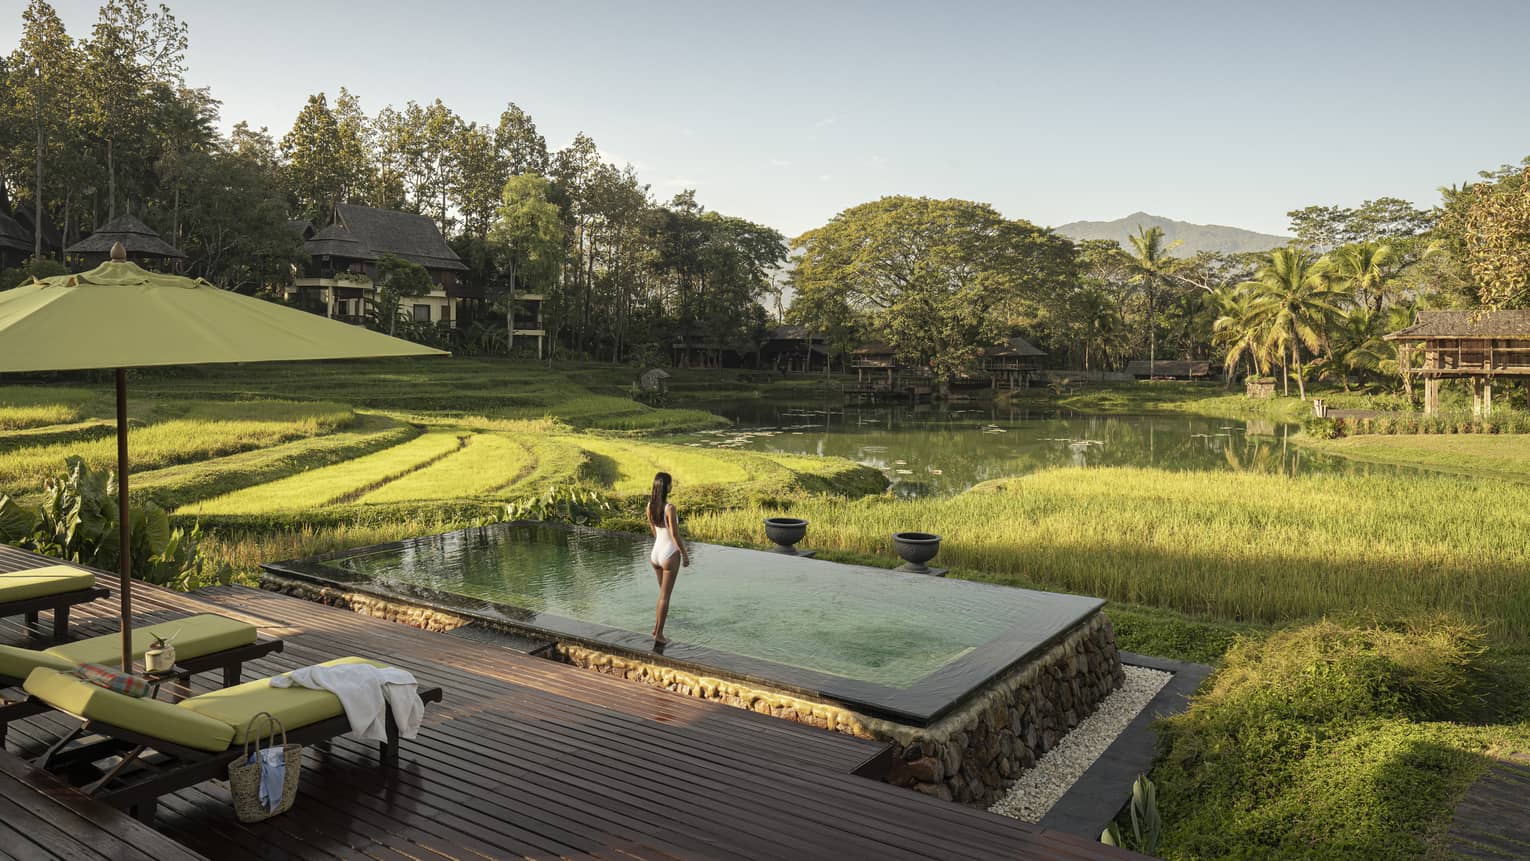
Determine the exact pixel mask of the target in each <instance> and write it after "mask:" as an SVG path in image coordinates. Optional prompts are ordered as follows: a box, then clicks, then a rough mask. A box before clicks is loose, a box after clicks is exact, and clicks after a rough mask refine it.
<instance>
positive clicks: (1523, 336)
mask: <svg viewBox="0 0 1530 861" xmlns="http://www.w3.org/2000/svg"><path fill="white" fill-rule="evenodd" d="M1386 339H1387V340H1388V341H1393V342H1395V343H1396V344H1397V366H1398V369H1399V370H1400V371H1401V373H1402V375H1403V380H1404V382H1405V383H1407V385H1408V386H1409V387H1410V388H1411V387H1412V385H1413V378H1414V377H1421V378H1423V380H1424V414H1425V415H1434V414H1436V413H1438V412H1439V410H1440V380H1442V379H1461V380H1465V381H1466V383H1467V385H1468V386H1469V387H1470V388H1471V392H1472V412H1473V413H1475V414H1476V415H1479V416H1484V415H1487V414H1489V413H1491V412H1492V410H1493V379H1494V378H1495V377H1500V376H1503V377H1530V310H1525V309H1516V310H1508V311H1491V310H1488V309H1485V308H1482V309H1476V310H1469V311H1420V312H1418V318H1417V320H1416V321H1415V322H1414V324H1413V325H1411V326H1408V327H1406V328H1403V329H1399V330H1397V331H1396V332H1393V333H1391V334H1390V335H1387V336H1386ZM1420 350H1422V351H1423V354H1424V363H1423V367H1421V368H1415V367H1413V354H1414V353H1415V352H1417V351H1420Z"/></svg>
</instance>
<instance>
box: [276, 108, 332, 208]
mask: <svg viewBox="0 0 1530 861" xmlns="http://www.w3.org/2000/svg"><path fill="white" fill-rule="evenodd" d="M340 148H341V143H340V126H339V124H338V123H337V122H336V120H335V113H334V111H332V110H330V107H329V99H328V98H327V97H326V96H325V95H324V94H323V93H315V94H313V95H311V96H309V97H308V103H307V104H305V105H304V106H303V109H302V110H301V111H299V112H298V115H297V119H296V120H294V121H293V123H292V130H291V131H289V132H287V134H286V136H285V137H283V138H282V161H283V162H284V164H283V168H282V173H283V176H284V178H285V180H286V185H287V189H288V191H289V192H290V193H291V194H292V196H293V199H294V200H295V201H296V203H297V207H298V210H299V211H300V212H301V213H302V214H303V217H304V218H307V219H309V220H319V219H321V218H323V217H324V216H325V215H326V214H328V212H329V211H330V209H332V208H333V207H334V205H335V204H337V203H341V202H343V201H342V198H341V195H342V194H343V193H344V187H345V177H344V175H343V167H342V163H341V155H340Z"/></svg>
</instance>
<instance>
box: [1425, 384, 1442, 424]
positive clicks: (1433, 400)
mask: <svg viewBox="0 0 1530 861" xmlns="http://www.w3.org/2000/svg"><path fill="white" fill-rule="evenodd" d="M1439 412H1440V378H1439V377H1425V378H1424V415H1426V416H1432V415H1438V414H1439Z"/></svg>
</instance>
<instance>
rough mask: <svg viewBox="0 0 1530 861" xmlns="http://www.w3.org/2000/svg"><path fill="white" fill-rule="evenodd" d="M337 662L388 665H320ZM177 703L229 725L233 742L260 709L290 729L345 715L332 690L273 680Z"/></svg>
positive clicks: (262, 723)
mask: <svg viewBox="0 0 1530 861" xmlns="http://www.w3.org/2000/svg"><path fill="white" fill-rule="evenodd" d="M335 664H371V665H373V666H375V667H383V666H386V664H379V663H377V662H376V661H368V660H366V659H364V658H336V659H335V660H333V661H325V662H324V663H323V664H321V666H326V667H328V666H333V665H335ZM178 705H179V706H180V708H183V709H186V710H188V711H193V712H196V713H197V714H200V715H204V716H206V717H209V718H213V719H215V720H218V721H221V722H222V723H225V724H227V725H229V726H230V727H231V728H232V729H233V731H234V741H233V743H234V744H244V742H245V740H246V738H247V731H248V730H249V728H250V727H249V723H250V719H251V718H253V717H255V716H256V715H258V714H260V713H261V712H270V713H271V714H272V715H273V716H274V717H275V718H276V719H277V720H279V721H281V722H282V724H283V725H284V726H286V727H287V730H288V731H289V732H290V731H292V730H295V729H298V728H300V727H305V726H309V725H311V724H316V723H319V722H320V721H326V720H329V719H330V718H332V717H339V716H340V715H343V714H345V710H344V709H343V708H342V707H341V706H340V698H339V697H337V696H335V695H334V694H332V693H330V692H329V691H316V690H312V689H310V688H299V687H291V688H273V687H271V680H270V679H256V680H255V681H253V682H245V683H244V684H242V685H235V686H233V687H231V688H224V689H223V690H221V691H213V692H212V693H209V694H202V695H201V696H195V697H192V698H191V699H189V700H184V701H182V702H180V703H178ZM266 729H267V728H266V722H265V721H264V720H262V721H260V722H259V723H258V724H257V725H256V726H255V730H256V733H257V734H261V733H264V732H266Z"/></svg>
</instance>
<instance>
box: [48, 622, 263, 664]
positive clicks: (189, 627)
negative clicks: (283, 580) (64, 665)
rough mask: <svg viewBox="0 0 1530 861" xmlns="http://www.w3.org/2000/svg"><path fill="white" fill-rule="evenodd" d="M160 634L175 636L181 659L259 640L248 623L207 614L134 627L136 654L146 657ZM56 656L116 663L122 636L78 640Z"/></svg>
mask: <svg viewBox="0 0 1530 861" xmlns="http://www.w3.org/2000/svg"><path fill="white" fill-rule="evenodd" d="M156 634H159V635H162V636H166V637H170V636H173V637H174V639H172V640H171V641H170V644H171V645H173V646H175V655H176V658H177V659H181V658H200V657H202V656H203V655H210V654H212V653H213V652H221V651H223V650H225V649H233V648H236V647H238V646H248V645H249V644H251V643H253V642H255V637H256V634H257V631H256V630H255V626H254V625H251V624H249V623H248V622H240V621H237V620H235V619H230V618H228V617H227V616H218V615H214V614H212V613H204V614H202V615H200V616H188V617H186V618H184V619H172V620H170V621H168V622H156V623H154V624H152V625H143V626H140V627H138V628H134V629H133V657H135V658H142V657H143V653H144V652H147V651H148V650H149V645H150V644H151V643H153V642H154V636H155V635H156ZM47 652H48V654H50V655H52V656H53V657H55V658H62V659H64V660H66V661H69V662H70V663H72V664H116V663H119V662H120V661H121V660H122V635H121V634H106V635H104V636H100V637H91V638H90V639H88V640H80V641H79V642H76V643H65V644H63V645H62V646H54V647H53V648H51V649H48V650H47Z"/></svg>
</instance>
